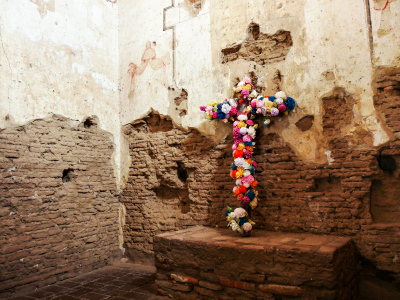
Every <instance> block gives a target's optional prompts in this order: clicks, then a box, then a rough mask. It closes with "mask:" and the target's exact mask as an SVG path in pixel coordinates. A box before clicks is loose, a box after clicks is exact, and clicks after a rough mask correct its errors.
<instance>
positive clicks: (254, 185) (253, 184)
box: [250, 180, 258, 189]
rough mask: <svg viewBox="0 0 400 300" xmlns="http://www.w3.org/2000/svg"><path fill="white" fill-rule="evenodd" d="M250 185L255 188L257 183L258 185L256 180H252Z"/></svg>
mask: <svg viewBox="0 0 400 300" xmlns="http://www.w3.org/2000/svg"><path fill="white" fill-rule="evenodd" d="M250 185H251V187H252V188H254V189H255V188H256V187H257V185H258V181H257V180H254V181H253V182H252V183H251V184H250Z"/></svg>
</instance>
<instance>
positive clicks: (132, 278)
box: [10, 263, 169, 300]
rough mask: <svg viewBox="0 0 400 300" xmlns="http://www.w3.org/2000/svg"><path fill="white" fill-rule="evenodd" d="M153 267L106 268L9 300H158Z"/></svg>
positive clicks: (124, 265)
mask: <svg viewBox="0 0 400 300" xmlns="http://www.w3.org/2000/svg"><path fill="white" fill-rule="evenodd" d="M155 272H156V268H155V267H154V266H145V265H137V264H130V263H126V264H121V265H113V266H108V267H105V268H102V269H99V270H96V271H93V272H90V273H88V274H86V275H81V276H78V277H75V278H73V279H68V280H65V281H60V282H58V283H56V284H53V285H49V286H46V287H42V288H40V289H37V290H35V291H33V292H29V293H27V294H25V295H20V296H16V297H13V298H10V299H12V300H34V299H46V300H49V299H52V300H78V299H86V300H102V299H107V300H127V299H134V300H162V299H169V298H165V297H160V296H156V294H157V288H156V285H155V284H154V280H155V277H156V275H155Z"/></svg>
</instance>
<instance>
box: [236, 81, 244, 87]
mask: <svg viewBox="0 0 400 300" xmlns="http://www.w3.org/2000/svg"><path fill="white" fill-rule="evenodd" d="M244 85H246V84H245V83H244V81H241V82H239V83H238V84H237V86H238V87H239V86H244Z"/></svg>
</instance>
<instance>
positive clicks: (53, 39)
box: [0, 0, 120, 175]
mask: <svg viewBox="0 0 400 300" xmlns="http://www.w3.org/2000/svg"><path fill="white" fill-rule="evenodd" d="M0 31H1V37H0V39H1V40H0V43H1V45H0V128H5V127H9V126H14V125H19V124H25V123H26V122H28V121H30V120H33V119H37V118H44V117H46V116H48V115H50V114H60V115H64V116H67V117H69V118H72V119H76V120H79V121H82V120H83V119H84V118H85V117H87V116H91V115H96V116H98V119H99V126H100V127H101V128H102V129H104V130H106V131H109V132H111V133H112V134H113V136H114V142H115V144H116V149H117V151H116V152H115V157H114V159H115V166H116V174H117V175H118V174H119V167H118V166H119V164H120V163H119V159H120V158H119V153H120V151H119V145H120V143H119V139H120V122H119V103H118V93H117V87H118V10H117V6H116V5H113V4H111V3H109V2H107V1H105V0H104V1H100V0H85V1H82V0H30V1H29V0H2V1H0ZM6 116H8V117H7V118H6Z"/></svg>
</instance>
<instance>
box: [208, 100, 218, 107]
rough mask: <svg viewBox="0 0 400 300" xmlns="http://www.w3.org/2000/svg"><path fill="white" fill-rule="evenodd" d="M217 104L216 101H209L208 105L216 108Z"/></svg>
mask: <svg viewBox="0 0 400 300" xmlns="http://www.w3.org/2000/svg"><path fill="white" fill-rule="evenodd" d="M216 104H217V101H215V100H211V101H208V103H207V105H208V106H215V105H216Z"/></svg>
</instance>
